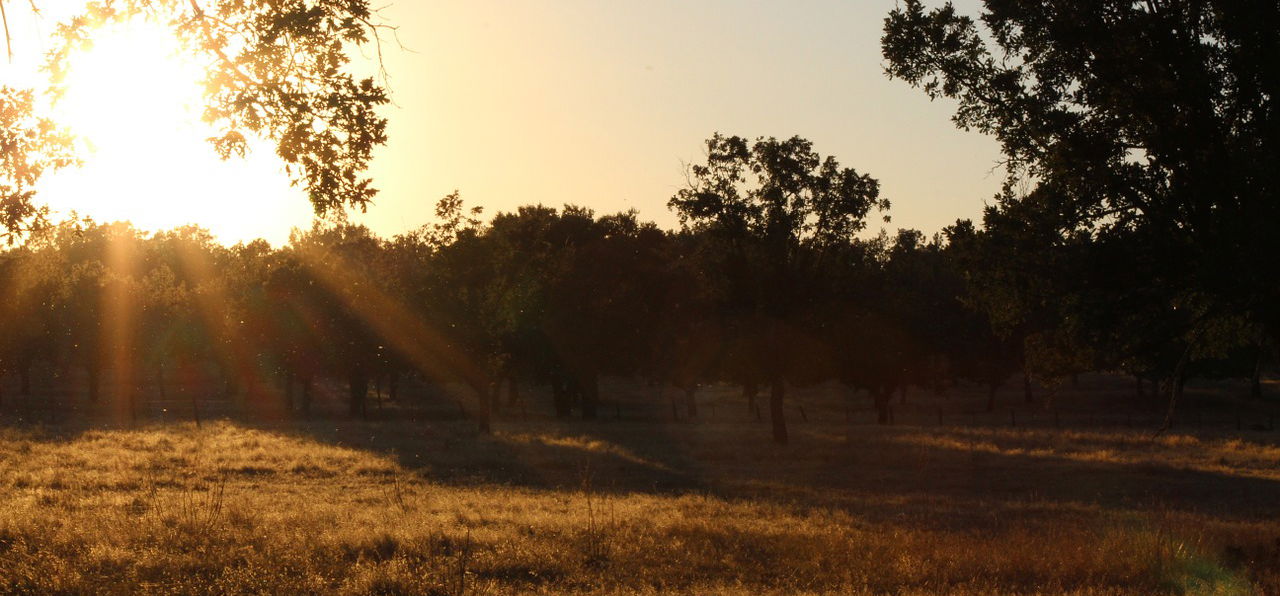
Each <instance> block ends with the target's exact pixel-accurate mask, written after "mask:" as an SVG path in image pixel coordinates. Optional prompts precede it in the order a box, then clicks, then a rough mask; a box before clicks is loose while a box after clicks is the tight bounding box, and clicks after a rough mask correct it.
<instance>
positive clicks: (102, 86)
mask: <svg viewBox="0 0 1280 596" xmlns="http://www.w3.org/2000/svg"><path fill="white" fill-rule="evenodd" d="M94 40H95V43H94V45H93V48H92V49H90V50H89V51H87V52H84V53H78V54H75V55H74V56H73V58H72V60H71V68H70V73H69V76H68V78H67V80H66V94H65V96H63V97H62V99H61V100H60V101H59V102H58V103H57V104H56V106H55V109H54V114H55V117H56V119H57V120H58V121H59V122H61V123H63V124H64V125H66V126H68V127H69V128H70V130H71V131H73V132H74V133H75V134H76V135H77V136H78V137H79V138H80V139H81V140H82V142H83V144H84V146H83V149H84V150H83V152H82V157H83V162H84V163H83V166H82V167H79V168H68V169H65V170H62V171H59V172H56V173H54V174H52V175H50V176H48V178H47V179H46V180H45V182H44V183H43V185H42V187H41V194H40V196H41V198H42V199H43V200H47V201H48V203H49V205H50V207H51V208H52V209H55V210H57V211H58V212H60V213H61V214H64V215H65V214H68V213H70V212H71V211H75V212H77V213H79V214H80V215H83V216H91V217H93V218H95V219H97V220H99V221H116V220H129V221H132V222H133V223H134V224H135V225H136V226H138V227H139V228H141V229H144V230H149V231H150V230H160V229H167V228H172V227H176V226H181V225H185V224H189V223H199V224H200V225H202V226H204V227H206V228H208V229H210V230H211V231H212V232H213V233H214V234H215V235H216V236H217V237H218V238H219V239H220V240H222V241H224V242H227V243H234V242H236V241H240V240H250V239H253V238H257V237H265V238H267V239H269V240H271V241H273V242H277V243H279V242H282V241H284V240H286V239H287V236H288V232H289V229H290V227H292V226H299V227H306V226H307V225H308V223H309V221H310V218H311V206H310V204H309V203H308V202H307V199H306V196H305V195H304V194H303V193H302V192H300V191H299V190H298V189H294V188H290V186H289V178H288V176H287V175H286V173H285V172H284V170H283V166H282V162H281V161H280V159H279V158H277V157H276V156H275V154H274V152H273V151H274V150H273V147H272V146H271V145H270V144H269V143H262V142H257V143H254V146H253V151H252V152H251V153H250V155H249V156H248V157H246V158H244V159H239V158H232V159H231V160H228V161H222V160H220V159H219V158H218V157H217V155H216V154H215V153H214V151H213V149H212V147H211V146H210V145H209V144H208V143H207V142H206V140H205V139H207V138H209V137H211V136H214V135H217V134H219V133H220V132H221V131H219V130H216V129H215V128H213V127H211V126H210V125H208V124H205V123H204V122H202V121H201V110H202V107H201V106H202V102H203V100H202V94H201V90H202V88H201V77H202V73H203V72H204V68H203V65H202V64H201V63H199V62H198V61H197V60H196V55H195V54H194V53H192V52H190V51H182V50H180V49H179V47H178V44H177V42H176V41H175V40H174V38H173V37H172V34H171V33H169V32H168V31H167V30H166V29H165V28H164V27H163V26H161V25H159V24H155V23H147V22H136V23H130V24H128V25H126V26H115V27H110V28H106V29H102V30H99V31H97V32H96V33H95V37H94Z"/></svg>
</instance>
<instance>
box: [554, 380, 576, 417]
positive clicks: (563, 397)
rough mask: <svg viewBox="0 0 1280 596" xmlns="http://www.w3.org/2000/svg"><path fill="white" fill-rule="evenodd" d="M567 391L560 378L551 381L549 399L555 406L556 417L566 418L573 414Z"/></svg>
mask: <svg viewBox="0 0 1280 596" xmlns="http://www.w3.org/2000/svg"><path fill="white" fill-rule="evenodd" d="M569 399H570V398H569V391H568V388H567V387H565V382H564V380H562V379H554V380H552V381H551V401H552V402H553V403H554V405H555V407H556V418H568V417H569V416H571V415H573V404H572V402H570V401H569Z"/></svg>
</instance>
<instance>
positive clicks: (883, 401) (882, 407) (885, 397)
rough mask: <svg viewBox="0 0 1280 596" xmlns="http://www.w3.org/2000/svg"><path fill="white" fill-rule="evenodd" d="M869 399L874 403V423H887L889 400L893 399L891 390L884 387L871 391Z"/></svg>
mask: <svg viewBox="0 0 1280 596" xmlns="http://www.w3.org/2000/svg"><path fill="white" fill-rule="evenodd" d="M871 399H873V400H874V401H875V404H876V424H879V425H882V426H883V425H886V424H889V402H890V401H891V400H892V399H893V390H892V389H885V390H880V391H876V392H874V393H872V396H871Z"/></svg>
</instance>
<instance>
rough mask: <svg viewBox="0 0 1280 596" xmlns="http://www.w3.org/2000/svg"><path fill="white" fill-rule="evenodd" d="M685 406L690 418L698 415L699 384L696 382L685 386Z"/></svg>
mask: <svg viewBox="0 0 1280 596" xmlns="http://www.w3.org/2000/svg"><path fill="white" fill-rule="evenodd" d="M684 407H685V412H686V413H687V414H688V415H689V417H690V418H697V417H698V386H697V385H696V384H690V385H689V386H688V387H685V388H684Z"/></svg>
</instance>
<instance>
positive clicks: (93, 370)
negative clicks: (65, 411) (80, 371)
mask: <svg viewBox="0 0 1280 596" xmlns="http://www.w3.org/2000/svg"><path fill="white" fill-rule="evenodd" d="M88 372H89V402H90V403H95V404H96V403H98V396H99V395H101V390H102V375H101V371H100V370H98V367H97V366H89V367H88Z"/></svg>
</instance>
